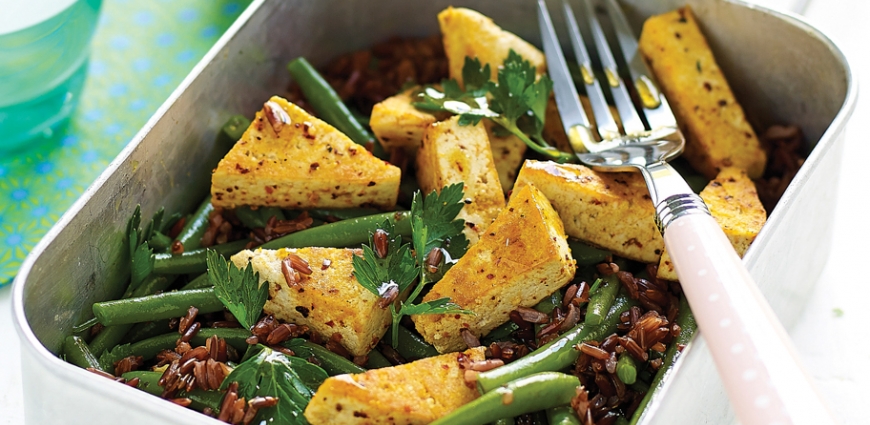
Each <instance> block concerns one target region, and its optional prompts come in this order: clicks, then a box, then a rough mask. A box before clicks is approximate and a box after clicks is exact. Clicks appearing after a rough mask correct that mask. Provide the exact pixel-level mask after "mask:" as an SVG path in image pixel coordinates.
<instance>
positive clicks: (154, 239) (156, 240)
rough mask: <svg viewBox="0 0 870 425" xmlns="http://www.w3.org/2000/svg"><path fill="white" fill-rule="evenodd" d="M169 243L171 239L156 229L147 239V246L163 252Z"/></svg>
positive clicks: (170, 243)
mask: <svg viewBox="0 0 870 425" xmlns="http://www.w3.org/2000/svg"><path fill="white" fill-rule="evenodd" d="M171 245H172V239H170V238H169V236H166V235H164V234H163V233H160V231H158V230H155V231H154V234H152V235H151V239H149V240H148V246H150V247H151V248H152V249H154V251H157V252H165V251H166V250H167V249H169V247H170V246H171Z"/></svg>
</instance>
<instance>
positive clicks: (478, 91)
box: [414, 50, 573, 162]
mask: <svg viewBox="0 0 870 425" xmlns="http://www.w3.org/2000/svg"><path fill="white" fill-rule="evenodd" d="M490 75H491V74H490V67H489V64H486V65H484V66H482V67H481V64H480V60H478V59H477V58H474V59H472V58H469V57H466V58H465V65H464V66H463V67H462V80H463V82H464V84H465V90H462V89H461V88H460V87H459V83H457V82H456V80H444V81H442V82H441V90H440V91H439V90H437V89H436V88H434V87H431V86H430V87H426V88H424V89H423V90H422V91H421V92H420V93H419V94H418V98H419V99H420V100H419V101H417V102H414V106H415V107H416V108H417V109H421V110H425V111H433V112H442V111H446V112H452V113H454V114H457V115H459V124H460V125H468V124H472V125H474V124H477V123H478V122H480V120H481V119H483V118H489V119H490V120H492V121H493V122H495V123H496V124H498V125H500V126H502V127H503V128H504V129H505V130H507V131H508V132H510V133H511V134H513V135H515V136H517V137H519V138H520V140H522V141H523V142H525V143H526V145H528V146H529V147H530V148H532V150H534V151H535V152H537V153H539V154H541V155H544V156H545V157H547V158H549V159H552V160H554V161H557V162H567V161H571V160H572V159H573V156H572V155H571V154H569V153H565V152H562V151H560V150H558V149H556V148H554V147H553V146H550V144H549V143H547V141H546V140H544V137H543V136H542V133H543V131H544V120H545V117H546V111H547V101H548V99H549V98H550V92H551V91H552V90H553V81H552V80H550V78H549V77H547V76H546V75H544V76H542V77H541V78H537V76H536V74H535V67H534V66H532V64H531V62H529V61H527V60H524V59H523V57H522V56H520V55H519V54H517V53H516V52H515V51H513V50H511V51H510V53H508V57H507V59H505V61H504V65H503V66H502V67H501V68H500V69H499V70H498V83H493V82H492V81H490V80H489V76H490ZM488 99H489V100H488Z"/></svg>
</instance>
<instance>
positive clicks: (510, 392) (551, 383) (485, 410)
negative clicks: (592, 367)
mask: <svg viewBox="0 0 870 425" xmlns="http://www.w3.org/2000/svg"><path fill="white" fill-rule="evenodd" d="M579 386H580V380H579V379H577V377H576V376H572V375H566V374H564V373H558V372H542V373H537V374H534V375H529V376H526V377H523V378H520V379H517V380H515V381H511V382H508V383H506V384H505V385H504V386H499V387H498V388H496V389H494V390H492V391H490V392H488V393H486V394H483V395H482V396H480V397H479V398H478V399H476V400H474V401H472V402H470V403H467V404H465V405H463V406H461V407H460V408H458V409H456V410H454V411H453V412H451V413H449V414H448V415H447V416H444V417H442V418H441V419H438V420H436V421H435V422H432V425H439V424H452V425H480V424H486V423H489V422H492V421H495V420H498V419H501V418H507V417H514V416H517V415H522V414H525V413H531V412H535V411H538V410H542V409H549V408H551V407H557V406H567V405H568V404H570V403H571V399H572V398H573V397H574V394H575V393H576V389H577V387H579Z"/></svg>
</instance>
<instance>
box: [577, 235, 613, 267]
mask: <svg viewBox="0 0 870 425" xmlns="http://www.w3.org/2000/svg"><path fill="white" fill-rule="evenodd" d="M568 247H570V248H571V256H572V257H574V260H576V261H577V266H579V267H583V266H591V265H593V264H598V263H601V262H603V261H604V260H605V259H606V258H607V257H608V256H610V255H611V254H610V252H609V251H607V250H603V249H599V248H595V247H594V246H592V245H589V244H587V243H586V242H583V241H580V240H578V239H573V238H568Z"/></svg>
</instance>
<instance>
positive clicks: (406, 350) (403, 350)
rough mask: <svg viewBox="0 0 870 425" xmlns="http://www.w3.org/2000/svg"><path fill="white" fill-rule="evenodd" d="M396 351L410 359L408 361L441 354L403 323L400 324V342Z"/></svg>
mask: <svg viewBox="0 0 870 425" xmlns="http://www.w3.org/2000/svg"><path fill="white" fill-rule="evenodd" d="M396 351H398V352H399V354H401V355H402V357H404V358H406V359H408V361H411V360H417V359H422V358H426V357H433V356H437V355H438V354H440V353H438V350H436V349H435V347H433V346H432V345H431V344H429V343H428V342H426V341H424V340H423V338H421V337H420V336H418V335H417V334H415V333H414V332H412V331H410V330H408V328H406V327H404V326H401V325H399V344H398V345H397V346H396Z"/></svg>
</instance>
